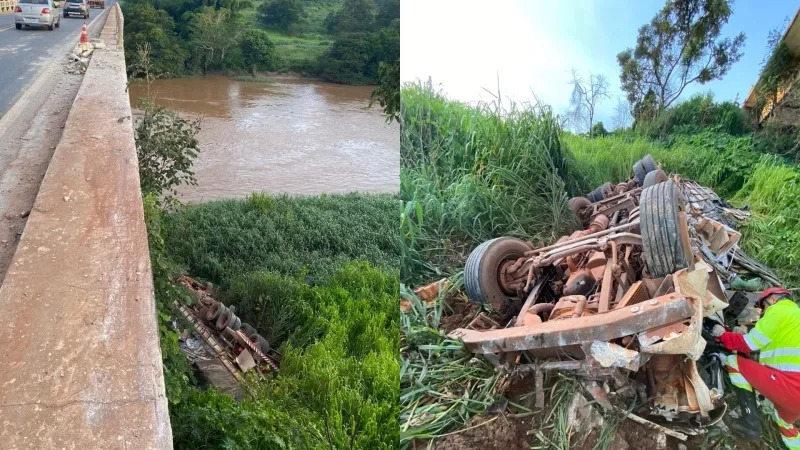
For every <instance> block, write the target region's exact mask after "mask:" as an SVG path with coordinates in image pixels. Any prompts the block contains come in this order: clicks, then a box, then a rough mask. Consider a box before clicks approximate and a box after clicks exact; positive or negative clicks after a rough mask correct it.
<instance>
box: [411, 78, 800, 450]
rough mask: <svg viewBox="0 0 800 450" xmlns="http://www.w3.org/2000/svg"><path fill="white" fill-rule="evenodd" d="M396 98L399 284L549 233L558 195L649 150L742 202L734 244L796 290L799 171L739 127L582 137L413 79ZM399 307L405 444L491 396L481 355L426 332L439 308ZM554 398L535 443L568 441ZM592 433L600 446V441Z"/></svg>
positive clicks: (566, 219)
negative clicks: (547, 426) (477, 251)
mask: <svg viewBox="0 0 800 450" xmlns="http://www.w3.org/2000/svg"><path fill="white" fill-rule="evenodd" d="M402 106H403V108H402V115H403V124H404V126H403V129H402V132H401V157H402V163H403V165H402V168H401V198H402V200H403V207H402V209H401V212H400V214H401V220H400V234H401V246H400V252H401V255H402V258H401V259H402V260H401V270H402V275H401V278H402V280H403V281H404V282H406V283H408V284H417V283H420V282H422V281H430V279H431V278H432V277H434V276H435V277H437V278H438V277H441V276H442V275H446V276H451V277H452V278H453V279H458V278H459V271H460V270H461V268H462V267H463V264H464V261H465V259H466V257H467V255H468V253H469V251H470V250H471V249H472V248H474V247H475V246H477V245H478V244H480V243H481V242H482V241H484V240H487V239H491V238H494V237H498V236H503V235H507V236H508V235H510V236H518V237H522V238H525V239H529V240H534V241H542V242H543V241H551V240H552V239H553V238H555V237H556V236H559V235H561V234H563V233H565V232H567V231H569V230H570V229H571V227H573V226H575V224H574V222H573V218H572V216H571V214H569V212H568V210H567V208H566V200H567V198H568V197H570V196H575V195H584V194H586V193H587V192H589V190H591V189H593V188H594V187H596V186H599V185H601V184H602V183H605V182H607V181H612V182H619V181H623V180H626V179H628V178H629V177H630V176H631V172H632V170H631V167H632V165H633V163H634V162H635V161H637V160H638V159H640V158H641V157H643V156H644V155H646V154H651V155H653V157H654V158H655V159H656V160H657V161H659V162H660V163H662V164H663V167H664V169H665V170H666V171H667V172H671V173H679V174H681V175H682V176H683V177H685V178H689V179H693V180H696V181H698V182H699V183H701V184H703V185H706V186H709V187H711V188H713V189H714V190H715V191H716V192H717V193H718V194H720V195H721V196H723V197H725V198H727V199H729V200H731V201H732V202H734V203H735V204H736V205H739V206H742V207H744V206H748V207H749V209H750V211H751V212H752V214H753V217H752V219H750V220H749V221H747V222H745V223H742V224H740V228H739V229H740V231H742V233H743V246H744V249H745V250H746V251H747V252H748V253H750V254H751V255H752V256H754V257H755V258H756V259H759V260H760V261H762V262H763V263H765V264H766V265H768V266H771V267H772V268H773V269H775V270H776V271H777V272H778V274H779V275H780V276H781V277H782V279H783V280H785V281H786V283H787V285H788V286H790V287H800V275H798V273H797V272H796V271H795V270H794V266H795V265H796V264H797V263H798V261H800V169H798V166H796V165H793V164H789V163H787V162H786V161H784V160H782V159H779V158H776V157H774V156H767V155H763V154H759V153H758V152H756V151H755V150H754V146H753V140H752V138H751V137H749V136H739V137H736V136H731V135H728V134H724V133H718V132H711V131H704V132H701V133H698V134H695V135H689V136H687V135H681V136H673V137H672V138H671V139H669V140H667V141H666V142H667V143H655V142H651V141H648V140H646V139H644V138H641V137H636V136H615V137H603V138H594V139H590V138H586V137H579V136H574V135H570V134H568V133H564V132H562V131H561V130H560V129H559V126H558V121H557V118H556V117H554V116H553V114H552V113H551V112H550V111H549V110H548V109H547V108H540V107H538V106H535V105H534V106H530V105H528V106H524V105H523V106H519V105H510V106H508V107H505V108H503V107H502V106H501V105H498V104H480V105H476V106H470V105H465V104H462V103H459V102H454V101H451V100H448V99H447V98H446V97H444V96H443V95H441V94H439V93H437V92H435V91H434V90H433V89H432V88H431V87H430V86H422V85H415V86H409V85H407V86H405V87H404V89H403V91H402ZM404 295H409V296H410V297H409V298H410V299H412V300H414V296H413V295H412V294H410V293H404ZM412 303H413V304H415V305H417V308H416V309H415V310H414V312H412V313H411V314H404V315H402V317H401V321H402V326H401V336H402V348H401V358H402V361H401V380H400V381H401V421H400V422H401V433H402V434H401V442H402V443H404V444H405V445H408V443H409V442H410V440H411V439H413V438H415V437H423V436H428V437H429V436H434V435H440V434H442V433H444V432H447V431H448V430H450V429H452V428H454V427H457V426H460V425H461V424H463V423H465V422H466V420H467V419H469V417H470V416H472V415H475V414H480V413H482V412H483V410H485V408H486V406H488V404H490V402H491V398H492V395H494V392H493V390H492V389H493V386H494V384H492V383H491V382H490V380H493V378H489V377H490V376H491V375H490V372H489V371H488V368H487V366H486V365H485V362H482V361H481V360H479V359H475V358H471V357H470V356H469V355H468V354H467V353H466V352H465V351H464V349H463V348H461V346H460V345H459V344H458V343H457V342H453V341H450V340H448V339H447V338H446V337H445V336H443V335H442V334H441V333H440V332H439V331H438V330H437V328H438V318H439V317H440V315H441V310H440V309H438V308H440V306H438V307H437V308H435V309H434V310H433V311H428V312H425V311H424V308H422V309H420V308H421V306H419V305H418V303H419V302H418V299H417V300H414V301H412ZM484 370H485V372H484ZM454 381H458V382H457V383H454ZM560 386H561V387H560V388H559V391H558V392H559V393H560V394H563V395H566V394H567V393H568V392H574V389H573V388H572V387H571V386H572V385H570V384H569V383H568V382H567V381H564V382H563V384H561V385H560ZM559 399H560V400H564V398H561V397H558V398H556V399H555V400H559ZM557 403H558V405H559V406H558V407H557V408H554V409H553V412H552V413H551V416H550V417H549V419H548V420H550V421H553V422H554V423H555V426H556V427H555V428H554V429H552V430H548V431H547V432H542V433H539V434H537V435H536V440H537V441H538V443H539V445H542V446H544V447H547V448H554V447H561V448H566V446H568V445H569V442H570V430H568V429H566V428H564V426H565V425H564V420H563V419H564V418H563V417H562V416H563V415H564V411H565V409H564V408H565V405H564V402H563V401H561V402H557ZM619 420H621V418H614V419H613V421H612V422H610V423H612V424H616V423H618V422H619ZM606 431H607V432H605V433H603V434H602V436H601V441H602V442H599V446H600V447H603V446H608V445H609V444H610V441H611V438H612V437H613V433H611V432H608V430H606Z"/></svg>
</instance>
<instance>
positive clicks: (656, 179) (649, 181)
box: [642, 169, 669, 187]
mask: <svg viewBox="0 0 800 450" xmlns="http://www.w3.org/2000/svg"><path fill="white" fill-rule="evenodd" d="M668 179H669V178H668V177H667V174H666V173H664V171H663V170H661V169H658V170H654V171H652V172H650V173H648V174H647V175H645V177H644V185H643V186H642V187H650V186H652V185H654V184H658V183H662V182H664V181H667V180H668Z"/></svg>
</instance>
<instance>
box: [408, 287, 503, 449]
mask: <svg viewBox="0 0 800 450" xmlns="http://www.w3.org/2000/svg"><path fill="white" fill-rule="evenodd" d="M401 293H402V296H403V297H404V298H406V299H407V300H409V302H410V304H411V305H412V311H411V313H409V314H403V315H402V317H401V318H400V331H401V333H402V343H401V348H400V355H401V359H402V363H401V366H400V444H401V447H402V448H409V447H410V445H411V443H412V442H413V441H414V440H415V439H431V438H435V437H437V436H440V435H442V434H444V433H445V432H447V431H449V430H451V429H453V428H457V427H459V426H461V425H463V424H464V423H465V422H466V421H467V420H468V419H469V418H470V417H472V416H474V415H476V414H481V413H482V412H483V411H485V410H486V408H487V407H488V406H489V405H491V404H492V403H493V402H494V401H495V400H496V399H497V396H498V395H499V390H500V389H499V388H500V380H501V377H500V376H498V374H496V373H495V372H494V370H493V368H492V366H491V365H490V364H488V363H487V362H486V361H483V360H481V359H478V358H474V357H473V356H472V355H471V354H470V353H469V352H467V351H466V350H465V349H464V347H463V345H462V344H461V342H460V341H458V340H454V339H451V338H448V337H447V336H445V335H444V333H443V332H442V331H440V330H439V320H440V319H441V317H442V302H441V299H440V300H439V301H438V302H437V303H436V305H435V307H434V308H432V309H427V308H426V306H425V305H423V303H422V302H421V301H420V299H419V298H418V297H417V296H416V295H415V294H414V293H413V292H411V291H409V290H408V289H406V288H405V286H401Z"/></svg>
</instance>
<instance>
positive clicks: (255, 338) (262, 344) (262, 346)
mask: <svg viewBox="0 0 800 450" xmlns="http://www.w3.org/2000/svg"><path fill="white" fill-rule="evenodd" d="M248 338H249V339H250V340H251V341H252V342H253V343H254V344H256V347H258V349H259V350H261V353H263V354H265V355H266V354H267V352H268V351H269V342H267V340H266V339H264V338H263V337H262V336H261V335H260V334H258V333H253V334H251V335H250V336H248Z"/></svg>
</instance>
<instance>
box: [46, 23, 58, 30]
mask: <svg viewBox="0 0 800 450" xmlns="http://www.w3.org/2000/svg"><path fill="white" fill-rule="evenodd" d="M55 28H56V27H55V25H53V24H52V23H51V24H50V25H48V26H47V30H48V31H53V30H55Z"/></svg>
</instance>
